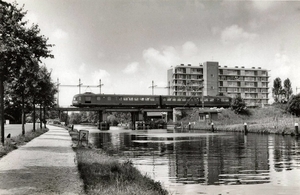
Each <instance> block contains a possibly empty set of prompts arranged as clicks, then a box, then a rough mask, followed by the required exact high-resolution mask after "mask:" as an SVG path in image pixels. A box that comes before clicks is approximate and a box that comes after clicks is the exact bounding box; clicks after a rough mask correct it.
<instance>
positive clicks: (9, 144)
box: [0, 128, 48, 158]
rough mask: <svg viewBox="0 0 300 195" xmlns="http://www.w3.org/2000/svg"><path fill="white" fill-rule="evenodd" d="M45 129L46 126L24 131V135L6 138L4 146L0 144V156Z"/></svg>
mask: <svg viewBox="0 0 300 195" xmlns="http://www.w3.org/2000/svg"><path fill="white" fill-rule="evenodd" d="M47 131H48V129H47V128H43V129H37V130H35V131H28V132H25V135H18V136H14V137H11V138H6V139H5V143H4V146H2V145H1V146H0V158H2V157H3V156H5V155H6V154H8V153H9V152H11V151H13V150H15V149H17V148H18V147H20V146H22V145H24V144H26V143H27V142H29V141H31V140H33V139H34V138H36V137H38V136H40V135H41V134H43V133H45V132H47Z"/></svg>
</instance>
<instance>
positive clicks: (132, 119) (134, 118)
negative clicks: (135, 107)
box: [131, 112, 138, 130]
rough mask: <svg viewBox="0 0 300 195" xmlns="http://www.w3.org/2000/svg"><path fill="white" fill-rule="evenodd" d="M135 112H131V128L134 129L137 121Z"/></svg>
mask: <svg viewBox="0 0 300 195" xmlns="http://www.w3.org/2000/svg"><path fill="white" fill-rule="evenodd" d="M137 114H138V113H136V112H131V129H132V130H135V122H136V121H137V120H136V119H137V117H138V116H137Z"/></svg>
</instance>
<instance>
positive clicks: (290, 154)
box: [75, 126, 300, 195]
mask: <svg viewBox="0 0 300 195" xmlns="http://www.w3.org/2000/svg"><path fill="white" fill-rule="evenodd" d="M75 128H76V129H78V130H80V129H85V130H89V131H90V137H89V141H90V142H91V143H93V144H94V145H96V146H97V147H99V148H105V149H106V150H107V151H111V152H112V153H115V152H118V153H119V154H122V155H124V156H125V157H126V158H127V159H130V160H131V161H132V162H133V164H134V166H135V167H137V168H138V169H139V170H140V171H141V172H142V173H144V174H147V175H148V176H149V177H151V178H152V179H154V180H156V181H160V182H161V183H162V184H163V186H164V187H165V188H166V189H168V191H169V192H170V193H171V194H189V195H192V194H216V195H219V194H224V195H225V194H245V195H246V194H256V195H259V194H272V195H273V194H285V195H289V194H300V139H299V140H298V139H296V138H295V137H290V136H279V135H261V134H248V135H247V136H245V135H244V134H243V133H220V132H215V133H211V132H204V131H182V130H179V131H175V130H173V129H168V130H158V129H157V130H127V129H123V128H122V127H111V129H110V130H109V131H100V130H98V129H96V127H88V126H75Z"/></svg>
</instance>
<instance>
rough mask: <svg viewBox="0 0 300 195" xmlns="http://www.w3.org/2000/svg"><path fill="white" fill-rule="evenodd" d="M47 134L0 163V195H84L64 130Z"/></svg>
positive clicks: (55, 129)
mask: <svg viewBox="0 0 300 195" xmlns="http://www.w3.org/2000/svg"><path fill="white" fill-rule="evenodd" d="M48 128H49V131H48V132H47V133H45V134H43V135H41V136H39V137H37V138H35V139H34V140H32V141H30V142H29V143H27V144H26V145H24V146H22V147H20V148H19V149H17V150H14V151H12V152H10V153H9V154H8V155H6V156H4V157H3V158H2V159H0V194H1V195H2V194H43V195H48V194H66V195H67V194H72V195H73V194H84V191H83V182H82V180H81V179H80V178H79V173H78V170H77V165H76V162H75V159H76V156H75V152H74V151H73V150H72V147H71V145H72V141H71V138H70V136H69V133H68V131H67V130H65V129H63V128H60V127H54V126H48Z"/></svg>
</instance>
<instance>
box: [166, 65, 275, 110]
mask: <svg viewBox="0 0 300 195" xmlns="http://www.w3.org/2000/svg"><path fill="white" fill-rule="evenodd" d="M268 78H269V76H268V71H267V70H266V69H261V68H260V67H258V68H255V67H252V68H245V67H243V66H242V67H240V68H239V67H237V66H235V67H234V68H229V67H227V66H224V67H221V66H219V63H218V62H205V63H204V64H203V65H200V66H192V65H191V64H188V65H187V66H184V65H183V64H181V65H177V66H174V67H173V68H171V69H169V70H168V83H169V85H170V86H171V95H178V96H179V95H184V96H190V95H196V96H201V95H202V94H203V95H213V96H214V95H218V94H223V95H226V96H230V97H235V96H236V95H240V96H241V97H242V98H243V99H244V100H245V102H246V103H247V104H248V105H257V104H267V103H268V100H269V98H268V89H269V88H268V82H269V81H268Z"/></svg>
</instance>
